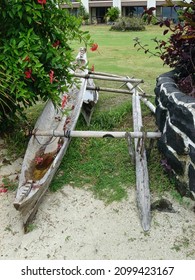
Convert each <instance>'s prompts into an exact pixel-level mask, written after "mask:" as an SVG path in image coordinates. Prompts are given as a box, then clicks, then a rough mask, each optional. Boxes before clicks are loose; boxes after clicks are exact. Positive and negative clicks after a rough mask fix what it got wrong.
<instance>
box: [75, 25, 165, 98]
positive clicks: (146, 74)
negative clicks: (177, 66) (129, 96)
mask: <svg viewBox="0 0 195 280" xmlns="http://www.w3.org/2000/svg"><path fill="white" fill-rule="evenodd" d="M82 29H83V30H85V31H89V33H90V34H91V37H92V39H93V40H94V42H96V43H97V44H98V45H99V48H98V52H97V51H95V52H91V51H88V61H89V68H90V67H91V65H92V64H94V65H95V71H103V72H108V73H115V74H119V75H128V76H130V77H131V76H134V77H136V78H139V79H143V80H144V84H143V85H142V88H143V89H144V90H145V91H146V92H147V93H150V94H153V89H154V86H155V81H156V77H157V76H158V75H159V74H161V73H162V72H166V71H168V70H169V68H168V67H165V66H163V62H162V61H161V60H160V58H158V57H154V56H152V57H150V55H146V54H145V53H144V52H143V51H141V50H140V51H137V48H135V47H134V44H135V42H134V40H133V39H134V38H135V37H139V38H140V40H141V42H143V44H147V45H148V46H149V49H151V50H155V47H156V44H155V43H154V42H153V41H152V40H151V39H153V38H155V37H157V38H158V39H160V38H163V37H164V36H163V35H162V32H163V30H162V29H161V28H159V27H158V26H147V27H146V31H137V32H118V31H109V29H110V26H105V25H96V26H83V27H82ZM73 46H74V48H75V51H76V52H77V51H78V49H79V47H80V45H78V44H73Z"/></svg>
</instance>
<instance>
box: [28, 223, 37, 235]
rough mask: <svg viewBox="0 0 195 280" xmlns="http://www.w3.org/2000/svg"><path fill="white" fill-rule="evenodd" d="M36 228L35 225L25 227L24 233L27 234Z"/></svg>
mask: <svg viewBox="0 0 195 280" xmlns="http://www.w3.org/2000/svg"><path fill="white" fill-rule="evenodd" d="M36 228H37V225H35V224H29V225H27V227H26V228H25V233H29V232H31V231H33V230H35V229H36Z"/></svg>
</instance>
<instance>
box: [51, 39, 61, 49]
mask: <svg viewBox="0 0 195 280" xmlns="http://www.w3.org/2000/svg"><path fill="white" fill-rule="evenodd" d="M59 45H60V41H59V40H57V41H55V42H54V43H53V45H52V46H53V47H54V48H56V47H57V46H59Z"/></svg>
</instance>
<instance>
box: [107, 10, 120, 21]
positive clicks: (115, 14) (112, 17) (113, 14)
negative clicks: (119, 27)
mask: <svg viewBox="0 0 195 280" xmlns="http://www.w3.org/2000/svg"><path fill="white" fill-rule="evenodd" d="M119 15H120V11H119V8H117V7H111V8H108V11H107V13H106V17H107V18H108V21H116V20H117V19H118V18H119Z"/></svg>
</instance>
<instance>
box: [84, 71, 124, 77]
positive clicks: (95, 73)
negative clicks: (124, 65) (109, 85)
mask: <svg viewBox="0 0 195 280" xmlns="http://www.w3.org/2000/svg"><path fill="white" fill-rule="evenodd" d="M88 73H89V74H92V75H100V76H106V77H116V78H123V76H119V75H117V74H110V73H105V72H93V71H88Z"/></svg>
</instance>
